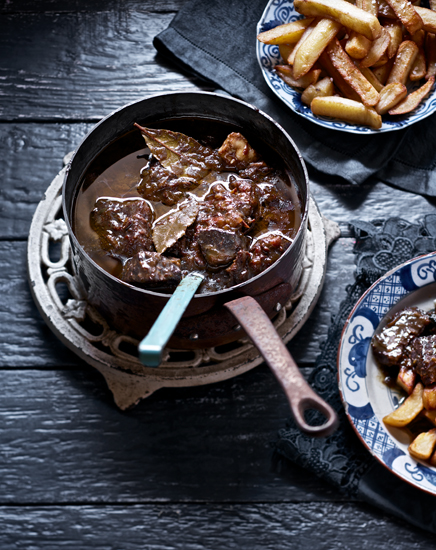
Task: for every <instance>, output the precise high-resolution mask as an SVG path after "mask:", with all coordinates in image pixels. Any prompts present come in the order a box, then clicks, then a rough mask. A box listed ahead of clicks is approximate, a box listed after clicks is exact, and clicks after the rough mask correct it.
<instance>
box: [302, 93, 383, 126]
mask: <svg viewBox="0 0 436 550" xmlns="http://www.w3.org/2000/svg"><path fill="white" fill-rule="evenodd" d="M310 108H311V109H312V112H313V113H314V114H315V115H318V116H326V117H331V118H337V119H339V120H344V121H346V122H350V123H351V124H361V125H363V126H370V127H371V128H376V129H378V128H381V125H382V120H381V116H380V115H379V114H378V113H376V111H375V110H374V109H371V108H369V107H365V105H363V103H360V102H359V101H353V100H352V99H347V98H345V97H339V96H329V97H315V98H314V99H313V101H312V103H311V105H310Z"/></svg>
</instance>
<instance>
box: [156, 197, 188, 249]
mask: <svg viewBox="0 0 436 550" xmlns="http://www.w3.org/2000/svg"><path fill="white" fill-rule="evenodd" d="M198 208H199V206H198V202H197V201H195V200H194V199H192V200H189V201H186V202H182V203H181V204H180V206H179V208H177V209H174V210H170V212H168V213H167V214H165V215H164V216H162V217H160V218H159V219H158V220H157V221H156V223H155V224H154V227H153V243H154V247H155V249H156V251H157V252H159V253H160V254H162V253H163V252H165V250H167V249H168V248H169V247H170V246H172V245H173V244H174V243H175V242H177V241H178V240H179V239H180V237H182V236H183V235H184V234H185V232H186V230H187V229H188V227H189V226H190V225H192V224H193V223H194V222H195V219H196V218H197V213H198Z"/></svg>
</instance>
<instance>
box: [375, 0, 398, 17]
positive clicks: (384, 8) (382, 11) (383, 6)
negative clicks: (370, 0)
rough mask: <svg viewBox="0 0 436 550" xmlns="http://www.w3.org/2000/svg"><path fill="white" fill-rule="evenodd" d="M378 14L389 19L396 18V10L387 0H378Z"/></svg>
mask: <svg viewBox="0 0 436 550" xmlns="http://www.w3.org/2000/svg"><path fill="white" fill-rule="evenodd" d="M377 16H378V17H386V18H387V19H396V18H397V16H396V15H395V12H394V10H393V9H392V8H391V6H390V5H389V4H388V3H387V2H386V0H378V7H377Z"/></svg>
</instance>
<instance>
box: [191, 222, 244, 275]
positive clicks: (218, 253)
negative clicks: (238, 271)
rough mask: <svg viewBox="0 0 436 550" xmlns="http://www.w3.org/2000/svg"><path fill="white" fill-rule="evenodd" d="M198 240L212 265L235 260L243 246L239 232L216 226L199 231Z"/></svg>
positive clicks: (206, 258)
mask: <svg viewBox="0 0 436 550" xmlns="http://www.w3.org/2000/svg"><path fill="white" fill-rule="evenodd" d="M197 241H198V244H199V246H200V250H201V252H202V254H203V256H204V259H205V260H206V262H207V264H208V265H209V266H210V267H222V266H226V265H228V264H229V263H230V262H232V261H233V260H234V258H235V256H236V252H237V251H238V248H239V247H240V246H241V238H240V236H239V235H238V234H236V233H235V232H233V231H225V230H223V229H215V228H208V229H204V230H203V231H200V232H199V233H197Z"/></svg>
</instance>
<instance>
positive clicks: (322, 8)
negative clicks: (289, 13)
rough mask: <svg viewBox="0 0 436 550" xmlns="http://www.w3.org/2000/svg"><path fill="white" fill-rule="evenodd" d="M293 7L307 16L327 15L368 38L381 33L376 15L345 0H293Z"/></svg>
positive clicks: (373, 37)
mask: <svg viewBox="0 0 436 550" xmlns="http://www.w3.org/2000/svg"><path fill="white" fill-rule="evenodd" d="M294 8H295V9H296V10H297V11H298V13H302V14H303V15H306V16H309V17H327V18H329V19H333V20H334V21H338V22H339V23H341V24H342V25H344V26H345V27H348V28H349V29H351V30H353V31H356V32H358V33H360V34H363V35H364V36H366V38H368V39H369V40H375V39H376V38H378V36H380V33H381V25H380V23H379V20H378V19H377V17H375V16H374V15H372V14H371V13H368V12H366V11H365V10H362V9H360V8H357V7H356V6H354V5H353V4H350V3H349V2H346V0H294Z"/></svg>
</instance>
